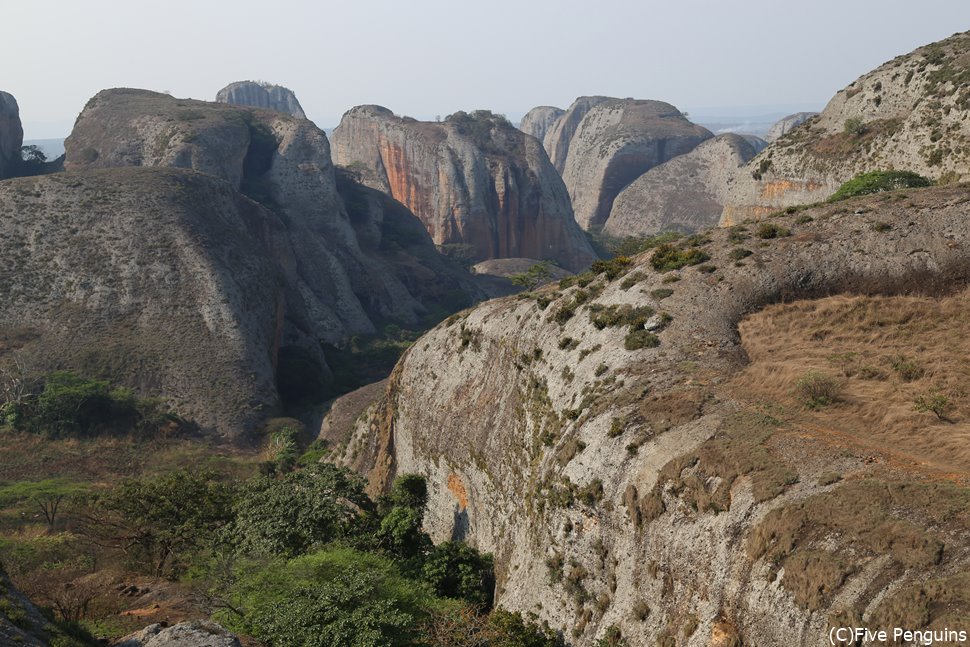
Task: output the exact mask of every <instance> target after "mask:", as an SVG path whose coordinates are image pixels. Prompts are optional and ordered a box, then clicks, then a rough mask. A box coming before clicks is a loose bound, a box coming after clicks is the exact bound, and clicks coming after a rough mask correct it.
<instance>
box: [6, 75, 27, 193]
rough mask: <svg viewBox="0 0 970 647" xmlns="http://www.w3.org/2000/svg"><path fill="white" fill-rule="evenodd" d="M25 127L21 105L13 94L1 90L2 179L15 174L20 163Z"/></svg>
mask: <svg viewBox="0 0 970 647" xmlns="http://www.w3.org/2000/svg"><path fill="white" fill-rule="evenodd" d="M23 143H24V129H23V127H22V126H21V124H20V107H19V106H18V105H17V100H16V99H14V97H13V95H11V94H8V93H6V92H2V91H0V180H2V179H4V178H7V177H11V176H13V175H14V174H15V173H16V171H17V168H18V166H19V165H20V161H21V160H20V147H21V146H23Z"/></svg>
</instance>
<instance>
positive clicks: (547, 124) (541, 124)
mask: <svg viewBox="0 0 970 647" xmlns="http://www.w3.org/2000/svg"><path fill="white" fill-rule="evenodd" d="M565 112H566V111H565V110H563V109H562V108H554V107H552V106H539V107H537V108H533V109H532V110H530V111H529V112H527V113H525V116H524V117H522V121H521V122H519V130H521V131H522V132H524V133H525V134H526V135H532V136H533V137H535V138H536V139H538V140H539V141H540V142H541V141H542V140H543V139H545V137H546V133H547V132H548V131H549V129H550V128H551V127H552V125H553V124H554V123H556V120H558V119H559V118H560V117H561V116H563V114H564V113H565Z"/></svg>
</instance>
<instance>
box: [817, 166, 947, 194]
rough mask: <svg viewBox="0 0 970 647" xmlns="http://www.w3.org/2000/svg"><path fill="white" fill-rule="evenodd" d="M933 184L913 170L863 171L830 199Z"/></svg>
mask: <svg viewBox="0 0 970 647" xmlns="http://www.w3.org/2000/svg"><path fill="white" fill-rule="evenodd" d="M931 184H932V182H930V181H929V180H928V179H926V178H925V177H923V176H922V175H918V174H916V173H913V172H912V171H872V172H871V173H861V174H859V175H857V176H855V177H854V178H852V179H851V180H849V181H848V182H846V183H845V184H843V185H842V186H840V187H839V190H838V191H836V192H835V193H834V194H833V195H832V197H831V198H829V201H830V202H836V201H838V200H845V199H847V198H854V197H856V196H860V195H869V194H872V193H879V192H881V191H894V190H896V189H910V188H921V187H927V186H930V185H931Z"/></svg>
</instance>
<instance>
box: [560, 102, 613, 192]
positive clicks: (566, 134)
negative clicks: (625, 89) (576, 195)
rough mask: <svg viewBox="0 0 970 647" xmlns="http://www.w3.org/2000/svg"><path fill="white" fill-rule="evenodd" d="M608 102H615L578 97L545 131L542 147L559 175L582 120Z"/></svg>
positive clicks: (564, 165) (564, 166) (563, 168)
mask: <svg viewBox="0 0 970 647" xmlns="http://www.w3.org/2000/svg"><path fill="white" fill-rule="evenodd" d="M608 101H615V99H612V98H610V97H599V96H596V97H579V98H578V99H576V100H575V101H573V103H572V105H571V106H569V108H567V109H566V112H564V113H563V114H562V115H561V116H560V117H559V119H558V120H556V122H555V123H554V124H552V125H551V126H549V128H548V130H547V131H546V135H545V137H544V138H543V139H542V145H543V146H544V147H545V149H546V152H547V153H549V161H550V162H552V165H553V166H555V167H556V170H557V171H559V173H560V174H561V173H562V172H563V171H564V170H565V168H566V158H567V157H568V156H569V143H570V142H571V141H572V139H573V135H575V134H576V129H577V128H578V127H579V123H580V122H581V121H582V120H583V118H584V117H585V116H586V115H587V114H588V113H589V111H590V110H592V109H593V108H594V107H595V106H598V105H599V104H601V103H606V102H608Z"/></svg>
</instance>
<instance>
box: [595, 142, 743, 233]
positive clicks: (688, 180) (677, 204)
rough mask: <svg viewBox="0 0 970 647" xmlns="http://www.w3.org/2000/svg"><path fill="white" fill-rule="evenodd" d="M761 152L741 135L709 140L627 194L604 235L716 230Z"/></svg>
mask: <svg viewBox="0 0 970 647" xmlns="http://www.w3.org/2000/svg"><path fill="white" fill-rule="evenodd" d="M755 154H756V151H755V149H754V147H752V146H751V144H749V143H748V141H747V139H746V138H744V137H743V136H741V135H735V134H733V133H729V134H726V135H718V136H717V137H715V138H714V139H708V140H707V141H705V142H703V143H702V144H700V145H698V146H697V148H695V149H694V150H692V151H691V152H689V153H686V154H684V155H681V156H679V157H675V158H674V159H672V160H669V161H667V162H664V163H663V164H661V165H660V166H655V167H653V168H652V169H650V170H649V171H647V172H646V173H644V174H643V175H641V176H640V177H639V178H637V179H636V180H635V181H634V182H633V183H632V184H630V185H629V186H628V187H626V188H625V189H623V191H621V192H620V194H619V195H618V196H617V197H616V200H615V201H614V202H613V209H612V210H611V211H610V217H609V219H607V221H606V224H605V225H604V227H603V231H604V232H606V233H607V234H610V235H611V236H617V237H622V236H653V235H654V234H658V233H661V232H665V231H678V232H682V233H692V232H695V231H700V230H701V229H707V228H709V227H714V226H716V225H717V223H718V220H720V218H721V212H722V211H723V210H724V200H725V198H726V194H727V190H728V188H729V187H730V185H731V183H732V182H733V181H734V178H735V176H736V175H737V174H738V169H740V168H742V167H743V166H744V165H745V164H746V163H747V162H748V161H749V160H750V159H751V158H752V157H754V156H755Z"/></svg>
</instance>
